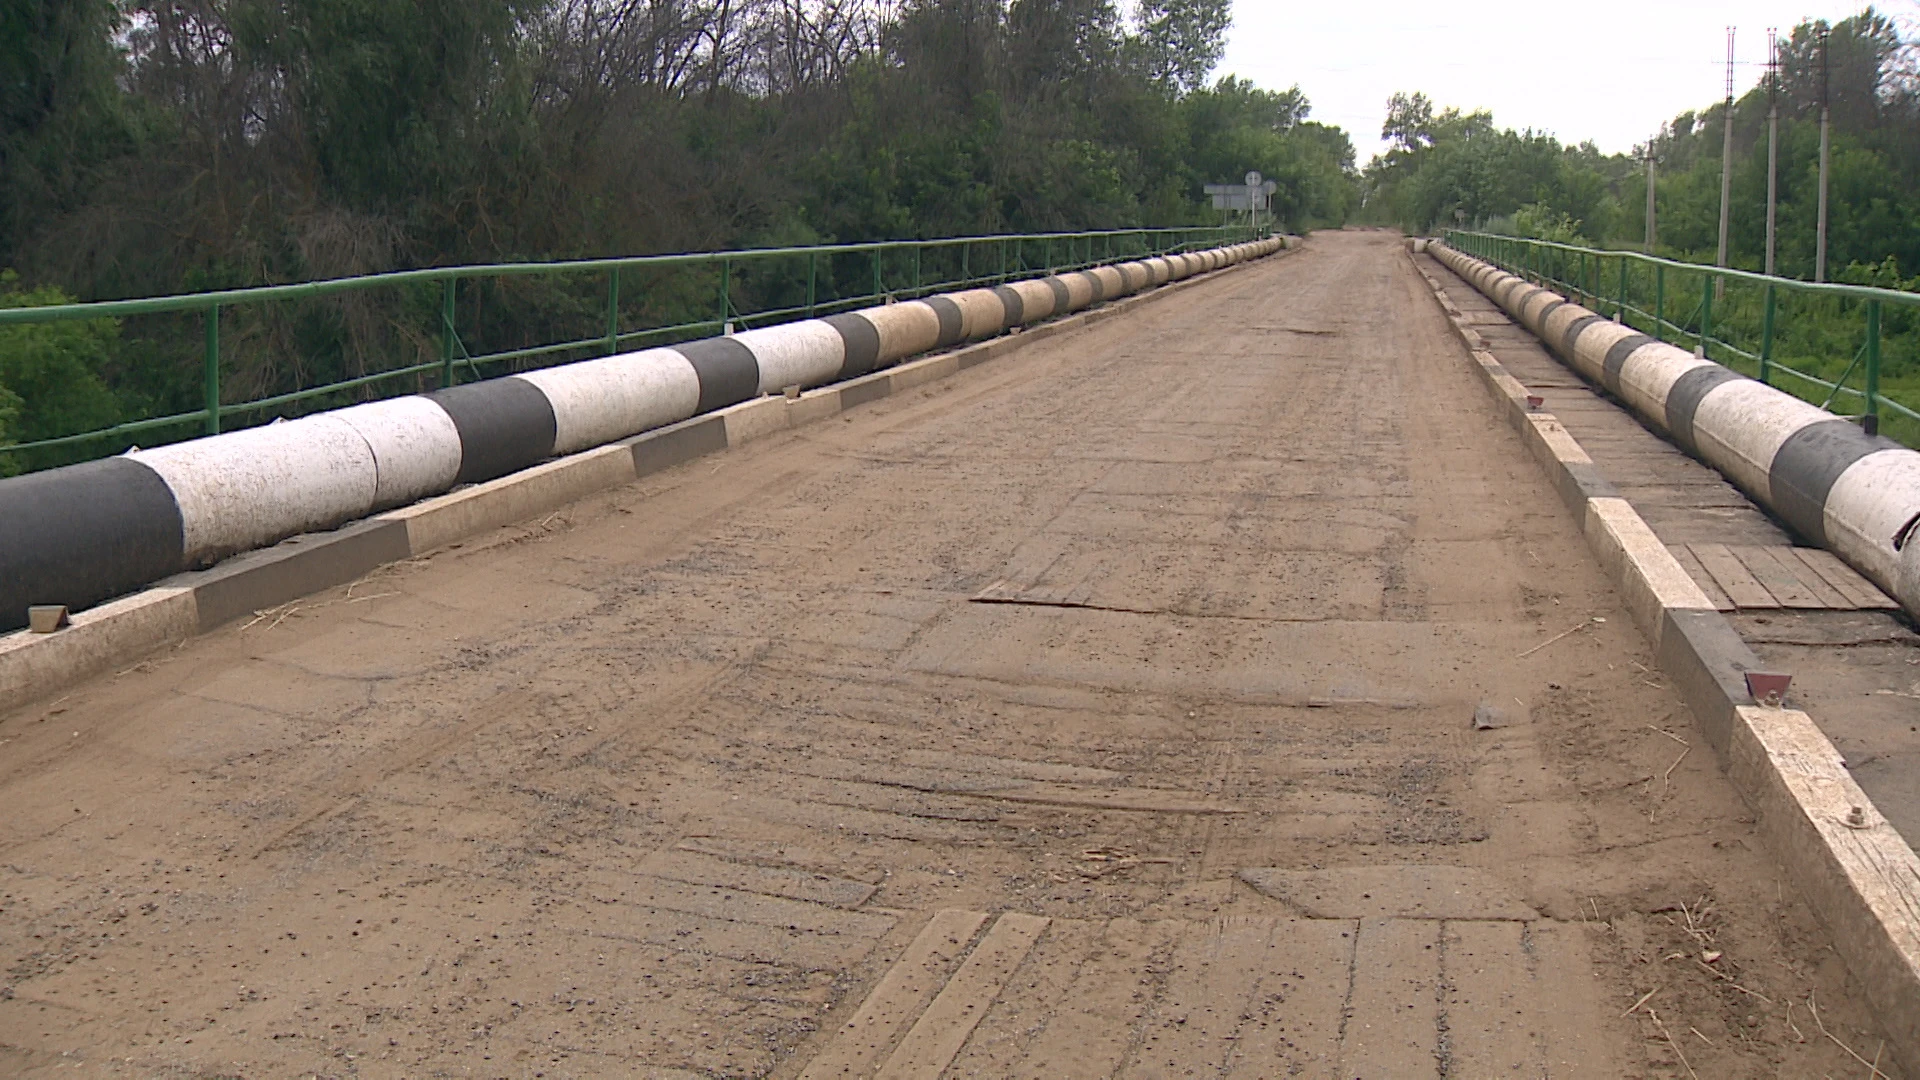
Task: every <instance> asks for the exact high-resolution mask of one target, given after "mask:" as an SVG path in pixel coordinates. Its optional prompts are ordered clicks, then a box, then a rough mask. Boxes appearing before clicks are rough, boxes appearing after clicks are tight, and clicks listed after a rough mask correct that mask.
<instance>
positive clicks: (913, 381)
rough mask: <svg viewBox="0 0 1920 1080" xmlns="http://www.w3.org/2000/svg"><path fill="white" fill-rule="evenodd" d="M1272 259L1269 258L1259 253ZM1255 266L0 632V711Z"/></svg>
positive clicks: (729, 413)
mask: <svg viewBox="0 0 1920 1080" xmlns="http://www.w3.org/2000/svg"><path fill="white" fill-rule="evenodd" d="M1287 250H1294V249H1292V248H1290V249H1287ZM1284 254H1285V252H1284V251H1279V252H1275V253H1273V254H1272V255H1269V256H1267V258H1278V257H1281V256H1282V255H1284ZM1260 261H1261V260H1259V259H1253V260H1248V261H1245V262H1239V263H1233V264H1231V265H1227V266H1222V267H1219V268H1217V269H1214V270H1209V271H1205V272H1202V273H1200V274H1196V275H1194V276H1192V277H1187V278H1184V279H1181V280H1179V281H1174V282H1170V283H1167V284H1164V285H1161V286H1158V287H1154V288H1149V289H1148V290H1147V291H1144V292H1139V293H1134V294H1132V295H1130V296H1126V297H1123V298H1120V299H1118V300H1114V301H1111V302H1108V303H1106V304H1104V305H1102V306H1100V307H1095V308H1089V309H1086V310H1083V311H1080V312H1077V313H1075V314H1072V315H1067V316H1064V317H1062V318H1059V319H1055V320H1052V321H1050V322H1044V323H1039V324H1035V325H1031V326H1028V327H1027V328H1025V329H1023V330H1019V331H1017V332H1015V333H1012V334H1008V335H1003V336H1000V337H995V338H990V339H988V340H986V341H982V342H980V343H978V344H975V345H969V346H966V347H963V348H959V349H955V350H952V351H949V352H944V353H938V354H936V355H933V356H927V357H923V358H921V359H918V360H911V361H907V362H905V363H901V364H899V365H896V366H894V367H890V368H886V369H884V370H881V371H876V372H873V373H872V374H868V375H862V376H859V377H857V378H853V379H849V380H847V381H845V382H839V383H833V384H831V385H828V386H823V387H820V388H819V389H816V390H809V391H807V392H805V393H803V394H801V395H800V396H799V397H797V398H787V397H784V396H781V395H773V396H768V397H757V398H754V399H753V400H750V401H744V402H741V403H740V404H738V405H733V406H730V407H728V408H725V409H721V410H718V411H716V412H711V413H706V414H703V415H700V416H696V417H693V418H692V419H689V420H683V421H681V422H679V423H677V424H671V425H668V426H666V427H661V428H656V429H654V430H652V431H648V432H644V433H642V434H640V435H635V436H632V437H629V438H626V439H621V440H619V441H617V442H613V443H610V444H608V445H606V446H599V447H594V448H592V449H589V450H583V451H580V452H579V453H575V454H569V455H566V456H565V457H559V458H555V459H554V460H552V461H548V462H544V463H542V464H539V465H535V466H533V467H531V468H527V469H522V470H520V471H519V472H515V473H510V474H508V475H506V476H503V477H501V478H499V479H497V480H489V481H486V482H485V483H480V484H474V485H472V486H470V487H465V488H461V489H460V490H458V491H453V492H449V493H447V494H445V495H439V496H435V497H433V498H428V499H424V500H422V501H420V502H417V503H414V504H413V505H410V506H406V507H403V508H401V509H398V510H390V511H388V512H386V513H383V514H376V515H374V516H373V517H370V518H366V519H364V520H361V521H356V522H353V523H350V524H348V525H344V526H342V527H340V528H338V529H335V530H333V531H331V532H325V533H305V534H301V535H299V536H295V537H291V538H289V539H287V540H283V541H281V542H280V543H278V544H275V545H273V546H272V547H267V548H260V549H258V550H254V551H249V552H245V553H243V554H240V555H236V556H234V557H232V558H230V559H227V560H225V561H223V562H221V563H220V564H219V565H217V566H214V567H212V568H210V569H207V570H198V571H190V572H187V573H183V574H175V575H174V576H172V577H170V578H167V579H166V580H164V581H161V582H158V583H156V584H155V585H153V586H151V587H149V588H146V589H143V590H141V591H139V592H136V593H131V594H129V595H127V596H124V597H121V598H120V599H117V600H113V601H110V602H108V603H105V604H101V605H99V606H97V607H94V608H90V609H88V610H86V611H82V612H80V613H78V614H76V615H74V616H73V620H72V625H71V626H69V627H68V628H66V629H64V630H60V631H58V632H55V633H52V634H31V633H28V632H26V631H18V632H15V633H11V634H7V635H5V636H0V687H3V688H5V692H4V694H0V700H4V702H5V703H6V704H7V705H20V704H25V703H27V702H29V701H33V700H35V699H38V698H42V697H45V696H47V695H49V694H52V693H55V692H57V691H59V690H62V689H65V688H67V687H69V686H72V685H73V684H75V683H77V682H79V681H80V680H81V679H84V678H86V677H87V676H89V675H93V674H97V673H99V672H101V671H105V670H108V669H110V668H113V667H117V666H120V665H123V664H129V663H132V662H133V661H135V660H137V659H138V658H139V657H141V656H143V655H145V654H147V653H150V652H152V651H154V650H155V649H158V648H161V647H162V646H166V645H172V644H174V643H176V642H179V641H183V640H185V639H187V638H189V637H192V636H194V635H195V634H203V633H206V632H208V631H209V630H213V629H215V628H217V627H219V626H222V625H225V624H226V623H228V622H231V621H232V620H234V619H238V618H241V617H243V616H252V615H255V614H257V613H259V612H261V611H263V610H268V609H271V608H274V607H277V606H279V605H281V604H285V603H287V602H289V601H291V600H296V599H299V598H300V597H302V596H310V595H312V594H313V593H316V592H319V591H321V590H323V589H328V588H333V587H334V586H338V585H345V584H347V583H348V582H351V581H354V580H356V579H358V578H359V577H361V576H362V575H364V574H366V573H368V572H369V571H371V570H374V569H376V568H378V567H380V566H384V565H387V564H389V563H393V562H398V561H400V560H402V559H407V558H411V557H413V556H416V555H422V554H425V553H426V552H428V551H432V550H434V549H435V548H440V547H444V546H445V545H447V544H450V543H453V542H455V541H457V540H461V539H464V538H466V537H470V536H473V535H475V534H478V533H481V532H485V531H487V530H489V529H494V528H498V527H500V526H502V525H510V524H513V523H515V522H518V521H524V520H526V519H528V518H530V517H534V516H536V515H539V514H543V513H548V512H551V511H552V510H555V509H557V508H559V507H562V506H565V505H567V504H568V503H571V502H573V501H575V500H577V499H580V498H582V497H584V496H587V495H592V494H595V493H597V492H601V491H606V490H609V489H611V488H616V487H619V486H621V485H623V484H628V483H632V482H633V481H635V480H638V479H641V478H643V477H646V476H650V475H652V474H653V473H657V472H660V471H661V470H663V469H669V468H672V467H673V466H675V465H678V464H681V463H682V462H686V461H690V460H693V459H694V458H697V457H702V456H705V455H707V454H712V453H717V452H719V451H722V450H727V449H730V448H732V447H736V446H741V445H744V444H745V443H748V442H752V441H754V440H756V439H761V438H765V437H767V436H769V435H773V434H777V433H779V432H782V431H786V430H789V429H791V428H795V427H799V426H802V425H804V424H808V423H812V422H814V421H817V420H822V419H825V418H828V417H831V416H835V415H837V414H839V413H841V412H844V411H846V410H848V409H851V408H854V407H856V406H858V405H863V404H866V403H867V402H870V401H878V400H880V399H881V398H885V397H889V396H891V395H893V394H896V393H900V392H903V391H906V390H908V389H911V388H913V387H916V386H921V385H924V384H926V383H930V382H933V381H936V380H938V379H943V378H946V377H947V376H949V375H954V374H957V373H959V372H961V371H964V370H966V369H967V368H970V367H974V366H976V365H979V364H983V363H985V362H987V361H988V360H992V359H995V358H997V357H1001V356H1004V355H1006V354H1008V353H1010V352H1013V351H1015V350H1017V349H1018V348H1019V347H1020V346H1022V345H1026V344H1029V343H1032V342H1037V341H1043V340H1045V339H1047V338H1049V337H1053V336H1055V335H1057V334H1063V333H1067V332H1070V331H1074V330H1080V329H1085V328H1086V327H1089V326H1092V325H1095V324H1096V323H1099V322H1101V321H1103V320H1105V319H1110V318H1113V317H1114V316H1116V315H1119V314H1122V313H1124V312H1127V311H1130V310H1132V308H1133V307H1134V306H1135V305H1138V304H1143V303H1148V302H1151V301H1153V300H1156V299H1159V298H1162V297H1166V296H1172V295H1174V294H1175V293H1178V292H1182V291H1184V290H1186V289H1189V288H1192V287H1194V286H1197V285H1200V284H1203V283H1205V282H1208V281H1213V280H1216V279H1218V278H1219V277H1220V276H1221V275H1223V274H1227V273H1230V272H1232V271H1233V270H1236V269H1240V268H1242V267H1246V266H1253V265H1257V264H1258V263H1259V262H1260Z"/></svg>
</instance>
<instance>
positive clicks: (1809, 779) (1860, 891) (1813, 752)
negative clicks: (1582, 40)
mask: <svg viewBox="0 0 1920 1080" xmlns="http://www.w3.org/2000/svg"><path fill="white" fill-rule="evenodd" d="M1415 269H1416V270H1419V269H1420V267H1419V266H1418V264H1416V265H1415ZM1421 276H1422V277H1424V278H1426V280H1427V284H1428V285H1429V286H1430V287H1431V288H1432V289H1433V294H1434V298H1435V299H1436V300H1437V301H1438V302H1439V304H1440V307H1441V310H1442V311H1443V312H1445V314H1446V316H1447V321H1448V323H1449V325H1451V326H1452V327H1453V331H1454V333H1455V335H1456V336H1458V337H1459V339H1460V341H1461V343H1462V344H1463V345H1465V346H1466V347H1467V349H1468V351H1469V352H1470V353H1471V355H1472V357H1473V360H1474V370H1475V371H1476V372H1477V373H1478V374H1479V375H1480V377H1481V379H1482V381H1483V382H1485V384H1486V386H1487V389H1488V391H1489V392H1490V393H1491V394H1492V396H1493V399H1494V402H1495V404H1496V406H1498V407H1499V408H1500V409H1501V411H1502V413H1503V414H1504V415H1505V417H1506V419H1507V422H1508V423H1509V424H1511V425H1513V426H1514V427H1515V428H1516V429H1517V430H1519V431H1520V433H1521V436H1522V438H1524V439H1525V440H1526V442H1527V446H1528V449H1530V450H1531V451H1532V452H1533V456H1534V457H1535V458H1536V459H1537V460H1538V461H1539V462H1540V465H1541V467H1542V468H1543V469H1545V470H1546V472H1547V476H1548V478H1549V480H1551V481H1552V483H1553V485H1554V488H1555V490H1557V491H1558V492H1559V493H1560V496H1561V498H1562V499H1563V500H1564V501H1565V502H1566V503H1567V506H1568V508H1569V509H1570V510H1572V511H1573V512H1574V514H1575V516H1576V517H1577V518H1579V519H1580V520H1581V523H1582V528H1583V531H1584V533H1585V535H1586V538H1587V544H1588V546H1589V547H1591V548H1592V549H1593V552H1594V554H1595V556H1596V557H1597V558H1598V559H1599V561H1600V564H1601V566H1602V567H1603V568H1604V569H1605V570H1606V571H1607V573H1608V574H1609V576H1611V577H1612V578H1613V580H1614V583H1615V584H1616V585H1617V586H1618V587H1619V588H1620V590H1621V591H1622V593H1623V594H1624V598H1625V600H1626V604H1627V608H1628V610H1629V611H1630V612H1632V614H1633V617H1634V621H1635V622H1636V623H1637V624H1638V625H1639V627H1640V629H1641V631H1642V632H1643V633H1645V634H1646V636H1647V639H1648V641H1649V642H1651V643H1652V645H1653V650H1654V656H1655V658H1656V659H1657V661H1658V663H1659V664H1660V667H1661V670H1662V671H1664V672H1665V673H1666V675H1667V677H1668V678H1671V679H1672V680H1673V681H1674V684H1675V686H1676V687H1677V688H1678V689H1679V690H1680V695H1681V697H1682V698H1683V699H1684V700H1685V701H1686V703H1687V707H1688V708H1689V709H1690V710H1691V711H1692V712H1693V715H1694V719H1695V722H1696V723H1697V724H1698V726H1699V727H1700V730H1701V732H1702V733H1703V734H1705V736H1706V738H1707V741H1708V742H1709V743H1711V744H1712V746H1713V749H1714V752H1715V753H1716V754H1717V755H1718V756H1719V758H1720V761H1721V765H1722V767H1723V768H1724V769H1725V770H1726V773H1727V776H1728V778H1729V779H1731V780H1732V781H1733V784H1734V787H1735V788H1737V789H1738V790H1739V792H1740V794H1741V796H1742V797H1743V798H1744V799H1745V800H1746V801H1747V804H1748V805H1749V806H1750V807H1752V808H1753V811H1754V814H1755V817H1756V820H1757V821H1758V823H1759V828H1760V833H1761V835H1762V837H1764V838H1765V840H1766V843H1767V846H1768V848H1769V850H1770V851H1771V852H1772V853H1773V856H1774V858H1776V859H1778V860H1779V861H1780V863H1781V865H1782V866H1784V867H1785V868H1786V870H1787V872H1788V874H1789V875H1790V876H1791V877H1792V878H1793V879H1794V880H1795V881H1796V882H1797V883H1798V884H1799V886H1800V890H1801V892H1802V894H1803V895H1804V896H1805V897H1806V899H1807V903H1808V904H1809V905H1810V906H1811V907H1812V908H1813V910H1814V913H1815V914H1816V915H1817V916H1818V917H1819V918H1820V920H1821V921H1822V922H1823V923H1824V924H1825V925H1826V927H1827V931H1828V933H1829V934H1830V935H1831V937H1832V943H1833V948H1834V951H1835V952H1837V953H1839V954H1840V957H1841V959H1842V960H1844V961H1845V962H1846V964H1847V968H1848V970H1849V971H1850V972H1852V974H1853V976H1854V978H1856V979H1858V980H1859V981H1860V984H1861V986H1862V987H1863V988H1864V989H1865V990H1866V995H1867V1000H1868V1002H1869V1003H1870V1004H1871V1005H1872V1007H1873V1010H1874V1015H1875V1018H1876V1019H1878V1020H1879V1021H1880V1023H1881V1025H1882V1026H1883V1027H1884V1028H1885V1029H1886V1032H1887V1037H1888V1038H1889V1040H1890V1041H1891V1043H1892V1046H1893V1050H1894V1054H1895V1056H1896V1058H1897V1059H1898V1060H1899V1062H1900V1065H1901V1067H1902V1068H1903V1069H1905V1070H1906V1071H1908V1072H1909V1073H1913V1072H1920V856H1916V855H1915V854H1914V851H1913V848H1912V847H1911V846H1909V845H1908V843H1907V842H1906V840H1905V838H1903V837H1902V836H1901V835H1900V833H1899V832H1898V831H1897V830H1896V829H1895V828H1894V827H1893V826H1892V825H1891V824H1889V823H1888V822H1887V821H1886V819H1885V818H1883V817H1881V816H1880V815H1879V813H1878V812H1877V811H1875V809H1874V807H1873V802H1872V800H1870V799H1868V798H1867V793H1866V792H1865V791H1862V790H1861V789H1860V785H1858V784H1856V783H1855V782H1854V780H1853V777H1852V776H1851V775H1849V774H1848V772H1847V770H1846V767H1845V765H1844V764H1843V760H1844V759H1843V758H1842V757H1841V754H1840V752H1839V751H1838V750H1836V749H1835V748H1834V746H1833V743H1832V742H1831V741H1830V740H1828V738H1827V737H1826V735H1825V733H1823V732H1822V731H1821V730H1820V728H1819V727H1818V725H1816V724H1815V723H1814V722H1813V718H1812V717H1810V716H1808V715H1807V714H1806V713H1804V712H1801V711H1800V710H1798V709H1787V708H1769V707H1764V706H1761V705H1759V704H1758V703H1756V702H1755V701H1754V700H1753V698H1752V696H1751V695H1750V694H1749V693H1748V692H1747V687H1746V678H1745V673H1746V672H1748V671H1756V670H1761V669H1762V668H1763V666H1764V665H1762V664H1761V662H1760V659H1759V657H1758V656H1756V655H1754V652H1753V650H1752V649H1750V648H1748V647H1747V644H1746V642H1744V641H1742V640H1741V639H1740V635H1739V634H1738V633H1737V632H1736V631H1735V630H1734V629H1733V625H1732V624H1731V623H1729V622H1728V621H1727V620H1726V618H1725V617H1724V616H1722V615H1721V614H1720V613H1719V612H1718V611H1716V610H1714V607H1713V603H1712V601H1710V600H1709V599H1708V598H1707V596H1706V594H1705V593H1704V592H1702V591H1701V589H1700V586H1699V585H1698V584H1696V583H1695V582H1694V580H1693V578H1692V577H1691V576H1689V575H1688V574H1687V572H1686V570H1685V568H1683V567H1682V566H1681V565H1680V564H1679V562H1678V561H1677V560H1675V559H1674V557H1673V554H1672V553H1671V552H1669V551H1668V550H1667V548H1666V545H1665V544H1662V543H1661V542H1660V539H1659V538H1658V537H1657V536H1655V535H1654V533H1653V530H1652V529H1651V528H1650V527H1649V526H1648V525H1647V523H1646V522H1645V521H1644V520H1643V519H1642V518H1641V517H1640V514H1639V512H1638V511H1636V510H1634V508H1633V507H1632V505H1631V504H1629V503H1628V502H1627V501H1626V500H1625V499H1622V498H1620V497H1618V495H1617V494H1615V493H1614V491H1613V489H1612V486H1611V485H1609V484H1607V482H1606V480H1605V479H1604V478H1603V477H1601V476H1600V475H1599V473H1598V472H1597V471H1596V470H1595V469H1594V467H1593V461H1592V459H1591V458H1589V457H1588V456H1587V454H1586V452H1585V451H1584V450H1582V449H1581V448H1580V444H1579V443H1578V442H1576V441H1575V440H1574V439H1573V437H1572V436H1571V435H1569V434H1567V432H1566V429H1565V428H1564V427H1562V426H1561V425H1560V422H1559V421H1558V420H1557V419H1555V418H1554V416H1553V414H1551V413H1548V412H1545V411H1542V410H1541V409H1539V408H1538V407H1536V406H1533V405H1531V404H1530V403H1529V401H1528V393H1527V388H1526V387H1525V386H1524V385H1522V384H1521V383H1520V381H1519V380H1517V379H1515V378H1514V377H1513V376H1512V375H1511V374H1509V373H1508V372H1507V370H1506V368H1505V367H1504V366H1502V365H1501V363H1500V361H1499V360H1498V359H1496V358H1495V357H1494V355H1493V354H1492V353H1491V352H1488V351H1487V350H1486V344H1485V342H1484V340H1483V339H1482V338H1481V337H1480V335H1479V334H1478V333H1477V332H1475V331H1474V329H1473V328H1472V327H1470V326H1468V325H1467V323H1466V322H1465V320H1464V319H1463V318H1462V317H1461V314H1460V311H1459V309H1458V308H1456V307H1455V306H1454V305H1453V302H1452V300H1451V299H1450V298H1448V296H1447V293H1446V290H1445V288H1444V287H1442V285H1441V283H1440V282H1439V281H1437V280H1435V279H1434V278H1433V277H1431V276H1429V275H1427V273H1426V272H1425V271H1424V270H1421ZM1855 807H1859V808H1861V810H1862V812H1863V813H1864V815H1865V816H1864V820H1863V821H1862V822H1860V823H1858V824H1854V823H1850V822H1849V820H1848V817H1849V814H1850V813H1851V812H1852V810H1853V809H1854V808H1855Z"/></svg>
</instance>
